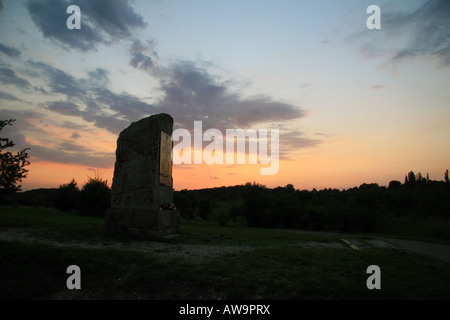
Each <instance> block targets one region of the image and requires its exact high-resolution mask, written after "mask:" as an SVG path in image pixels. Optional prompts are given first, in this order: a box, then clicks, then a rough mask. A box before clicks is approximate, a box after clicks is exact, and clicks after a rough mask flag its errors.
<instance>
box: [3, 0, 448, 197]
mask: <svg viewBox="0 0 450 320" xmlns="http://www.w3.org/2000/svg"><path fill="white" fill-rule="evenodd" d="M70 5H77V6H78V7H79V8H80V26H81V29H69V28H68V27H67V21H68V19H69V18H70V17H71V15H72V12H71V11H70V12H69V13H67V7H68V6H70ZM370 5H377V6H378V7H379V8H380V15H379V21H380V26H381V29H369V28H368V27H367V20H368V19H369V20H370V19H371V16H372V14H373V12H372V11H369V13H367V8H368V7H369V6H370ZM71 21H72V20H71ZM449 92H450V1H449V0H395V1H381V0H370V1H365V0H340V1H335V0H319V1H302V0H293V1H288V0H277V1H275V0H239V1H235V0H226V1H225V0H215V1H210V0H153V1H150V0H135V1H122V0H120V1H119V0H95V1H88V0H26V1H25V0H19V1H17V0H14V1H13V0H0V118H1V119H16V121H15V122H14V125H13V126H8V127H6V128H4V129H3V130H2V132H1V135H2V137H4V136H6V137H8V138H10V139H11V140H13V141H14V143H15V144H16V146H15V147H14V148H15V150H16V151H18V150H21V149H23V148H30V150H29V154H30V159H29V160H30V162H31V164H30V166H29V167H28V169H29V173H28V177H27V178H26V179H24V180H23V181H22V183H21V185H22V189H23V190H30V189H35V188H55V187H58V186H59V185H61V184H64V183H68V182H69V181H70V180H71V179H72V178H74V179H75V180H76V181H77V182H78V184H79V186H81V185H82V184H83V183H84V182H85V181H87V179H88V177H93V176H96V175H100V176H102V177H103V178H104V179H106V180H108V183H109V185H111V182H112V179H113V172H114V162H115V149H116V141H117V138H118V134H119V133H120V132H121V131H122V130H123V129H125V128H126V127H128V126H129V125H130V124H131V123H132V122H134V121H138V120H140V119H142V118H145V117H147V116H150V115H152V114H157V113H162V112H163V113H168V114H170V115H171V116H172V117H173V118H174V129H177V128H182V129H183V128H184V129H186V130H189V131H190V132H192V130H193V127H194V121H202V125H203V130H207V129H210V128H211V129H212V128H214V129H218V130H220V131H221V132H223V133H224V135H225V132H226V130H227V129H238V128H242V129H244V130H248V129H254V130H260V129H266V130H270V129H276V130H278V131H279V167H278V171H277V172H276V173H275V174H271V175H261V168H264V167H267V165H265V164H262V163H261V162H258V163H256V164H250V163H245V164H229V163H228V164H226V163H225V164H205V163H202V164H174V166H173V185H174V189H175V190H181V189H201V188H211V187H221V186H233V185H240V184H244V183H246V182H256V183H260V184H263V185H266V186H267V187H271V188H272V187H277V186H285V185H287V184H292V185H294V187H295V188H296V189H307V190H312V189H313V188H316V189H318V190H320V189H323V188H337V189H347V188H352V187H355V186H359V185H361V184H362V183H378V184H379V185H387V184H388V183H389V181H391V180H399V181H403V180H404V176H405V174H407V173H408V172H409V171H414V172H415V173H418V172H421V173H422V175H423V176H426V174H427V173H428V174H429V177H430V179H433V180H443V177H444V172H445V170H446V169H449V167H450V143H449V142H450V139H449V137H450V122H449V120H450V97H449ZM207 145H208V142H204V143H203V147H205V146H207Z"/></svg>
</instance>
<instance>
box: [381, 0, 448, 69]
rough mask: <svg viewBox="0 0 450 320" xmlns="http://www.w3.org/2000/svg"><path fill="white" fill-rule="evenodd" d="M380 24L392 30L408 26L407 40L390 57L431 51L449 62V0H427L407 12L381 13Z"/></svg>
mask: <svg viewBox="0 0 450 320" xmlns="http://www.w3.org/2000/svg"><path fill="white" fill-rule="evenodd" d="M383 24H384V26H383V27H384V28H387V29H388V30H389V29H390V28H392V29H393V30H392V32H396V31H399V30H402V31H403V30H409V32H410V35H411V39H410V42H409V44H408V45H407V46H406V47H404V48H401V49H399V50H398V51H397V52H396V53H395V54H394V56H393V57H392V59H391V60H392V61H396V60H402V59H405V58H408V57H415V56H426V55H432V56H435V57H437V58H438V59H439V60H440V62H441V64H442V65H447V66H448V65H450V1H448V0H429V1H427V2H426V3H425V4H424V5H423V6H422V7H420V8H419V9H417V10H416V11H414V12H412V13H409V14H392V15H387V16H383Z"/></svg>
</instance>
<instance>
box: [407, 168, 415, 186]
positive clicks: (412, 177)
mask: <svg viewBox="0 0 450 320" xmlns="http://www.w3.org/2000/svg"><path fill="white" fill-rule="evenodd" d="M415 182H416V175H415V174H414V172H413V171H410V172H409V173H408V176H407V177H406V180H405V184H406V183H408V184H414V183H415Z"/></svg>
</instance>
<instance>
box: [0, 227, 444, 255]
mask: <svg viewBox="0 0 450 320" xmlns="http://www.w3.org/2000/svg"><path fill="white" fill-rule="evenodd" d="M279 231H280V232H288V233H297V234H324V235H338V236H339V237H340V238H341V240H340V241H329V242H316V241H297V242H295V243H292V244H289V245H275V246H270V245H269V246H257V245H253V246H248V245H209V244H170V243H164V242H156V241H131V242H127V243H123V242H114V241H110V242H107V241H99V242H94V241H65V242H60V241H54V240H49V239H45V238H43V237H40V236H39V237H36V236H35V235H33V234H30V233H29V232H28V230H27V229H25V228H12V229H4V230H0V240H4V241H14V242H21V243H35V244H44V245H52V246H56V247H71V248H87V249H114V250H126V251H137V252H143V253H151V254H152V255H154V256H156V257H158V258H160V259H162V260H170V259H172V258H183V259H185V260H186V261H189V262H194V263H200V262H202V261H205V260H209V259H212V258H214V257H217V256H221V255H225V254H229V253H239V252H245V251H251V250H256V249H261V248H279V247H287V246H289V247H300V248H319V249H320V248H339V249H353V250H365V249H367V248H371V247H375V248H391V249H400V250H406V251H408V252H413V253H417V254H422V255H426V256H430V257H433V258H437V259H439V260H442V261H445V262H450V246H448V245H443V244H436V243H429V242H421V241H412V240H403V239H392V238H384V237H379V238H371V239H365V240H364V242H360V241H358V240H356V239H353V238H352V237H354V235H349V234H344V233H331V232H321V231H302V230H291V229H279Z"/></svg>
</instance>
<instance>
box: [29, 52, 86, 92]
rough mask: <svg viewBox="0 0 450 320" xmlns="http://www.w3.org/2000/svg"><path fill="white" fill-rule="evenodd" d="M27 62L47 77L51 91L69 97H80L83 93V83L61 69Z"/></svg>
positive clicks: (42, 75)
mask: <svg viewBox="0 0 450 320" xmlns="http://www.w3.org/2000/svg"><path fill="white" fill-rule="evenodd" d="M27 64H28V65H29V66H31V67H33V68H35V69H36V70H37V71H41V73H40V74H41V77H44V78H45V79H47V82H48V84H49V86H50V90H51V92H53V93H61V94H65V95H67V96H68V97H69V98H71V97H78V98H81V97H83V96H84V95H85V93H86V91H85V89H84V88H83V83H82V82H81V81H79V80H77V79H76V78H75V77H73V76H72V75H70V74H68V73H66V72H64V71H63V70H61V69H57V68H55V67H52V66H50V65H48V64H46V63H42V62H34V61H28V62H27Z"/></svg>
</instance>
